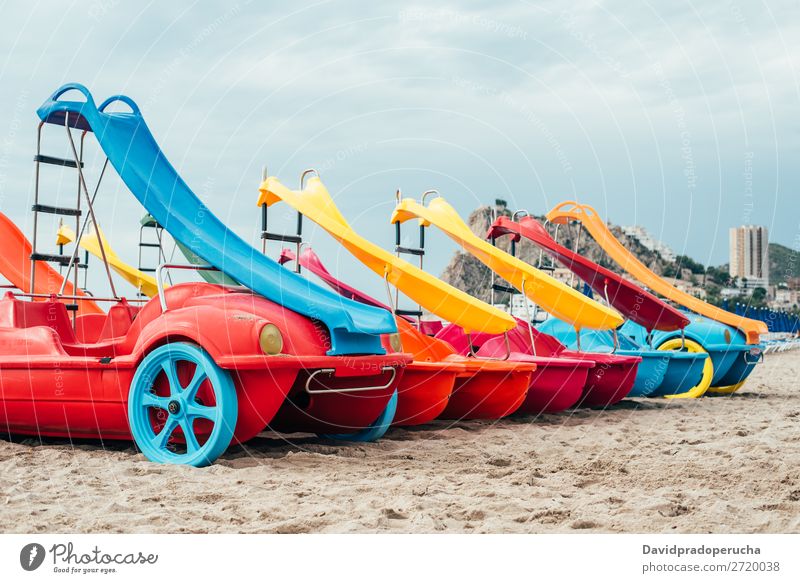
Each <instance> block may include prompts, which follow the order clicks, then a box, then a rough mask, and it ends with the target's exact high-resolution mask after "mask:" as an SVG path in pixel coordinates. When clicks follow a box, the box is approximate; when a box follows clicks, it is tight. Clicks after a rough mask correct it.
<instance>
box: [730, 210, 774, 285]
mask: <svg viewBox="0 0 800 583" xmlns="http://www.w3.org/2000/svg"><path fill="white" fill-rule="evenodd" d="M729 273H730V276H731V277H735V278H738V279H739V281H741V282H742V283H743V284H744V285H745V287H748V288H753V287H764V288H765V287H767V286H768V285H769V234H768V231H767V228H766V227H759V226H755V225H747V226H741V227H732V228H731V230H730V268H729Z"/></svg>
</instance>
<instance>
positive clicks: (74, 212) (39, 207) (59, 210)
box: [31, 204, 81, 217]
mask: <svg viewBox="0 0 800 583" xmlns="http://www.w3.org/2000/svg"><path fill="white" fill-rule="evenodd" d="M31 210H32V211H34V212H36V213H50V214H51V215H64V216H66V217H79V216H81V210H80V209H72V208H66V207H61V206H50V205H46V204H34V205H32V206H31Z"/></svg>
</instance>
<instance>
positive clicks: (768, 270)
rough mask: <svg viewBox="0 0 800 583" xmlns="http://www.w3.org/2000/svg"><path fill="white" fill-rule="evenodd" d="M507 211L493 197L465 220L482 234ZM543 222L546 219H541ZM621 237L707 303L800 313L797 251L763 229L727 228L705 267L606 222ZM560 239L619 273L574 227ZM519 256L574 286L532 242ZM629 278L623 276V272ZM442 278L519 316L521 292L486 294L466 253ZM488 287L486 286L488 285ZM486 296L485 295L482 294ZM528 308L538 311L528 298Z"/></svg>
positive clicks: (482, 272) (482, 277)
mask: <svg viewBox="0 0 800 583" xmlns="http://www.w3.org/2000/svg"><path fill="white" fill-rule="evenodd" d="M502 213H506V214H508V213H509V211H508V209H507V208H506V206H505V201H503V200H499V199H498V200H497V201H496V204H495V207H494V208H492V207H488V206H484V207H481V208H479V209H476V210H475V211H474V212H473V213H472V214H471V216H470V218H469V224H470V227H471V228H472V229H473V231H474V232H476V233H483V234H485V233H486V229H487V227H488V224H489V223H490V222H491V217H492V216H493V215H496V214H502ZM539 219H540V220H541V221H544V217H539ZM609 228H611V230H612V232H613V233H614V234H615V235H616V236H617V237H618V238H619V240H620V241H621V242H622V243H623V244H624V245H626V246H627V247H628V248H630V249H631V250H632V251H633V252H634V254H635V255H636V256H637V257H638V258H639V259H640V260H641V261H642V262H644V263H645V264H646V265H647V266H648V267H649V268H650V269H651V270H652V271H654V272H655V273H656V274H658V275H659V276H661V277H662V278H663V279H665V280H666V281H667V282H669V283H670V284H672V285H673V286H674V287H677V288H678V289H680V290H682V291H684V292H686V293H689V294H691V295H693V296H695V297H698V298H700V299H703V300H705V301H707V302H709V303H711V304H714V305H718V306H723V307H726V308H728V309H732V308H733V307H734V306H735V305H736V304H737V303H739V304H746V305H747V306H749V307H750V308H764V307H766V308H770V309H773V310H781V311H786V312H794V313H800V252H799V251H797V250H794V249H791V248H789V247H786V246H784V245H780V244H777V243H770V241H769V231H768V229H767V227H764V226H758V225H742V226H738V227H732V228H730V229H729V261H728V263H727V264H723V265H719V266H711V265H709V266H705V265H703V264H701V263H699V262H697V261H695V260H694V259H692V258H691V257H688V256H686V255H680V254H677V253H676V252H675V251H674V250H673V249H671V248H670V247H669V246H668V245H667V244H665V243H663V242H662V241H659V240H658V239H656V238H655V237H653V236H652V235H651V234H650V233H649V232H648V231H647V229H646V228H645V227H643V226H640V225H632V226H614V225H611V224H609ZM559 237H560V241H559V242H560V243H561V244H563V245H565V246H567V247H569V248H570V249H574V248H575V246H576V245H577V249H578V252H579V253H580V254H581V255H584V256H586V257H588V258H589V259H592V260H593V261H595V262H597V263H599V264H600V265H603V266H604V267H606V268H608V269H611V270H612V271H615V272H617V273H621V270H620V268H619V266H617V265H616V264H615V263H614V262H613V261H611V260H610V259H609V258H608V257H607V256H606V254H605V252H603V250H602V249H600V247H599V246H598V245H597V244H596V243H595V242H594V241H593V240H592V239H591V237H590V236H587V235H585V234H584V236H583V237H578V236H577V231H575V230H573V228H572V227H568V228H562V229H561V231H560V233H559ZM517 253H518V255H519V256H520V258H521V259H523V260H525V261H528V262H530V263H531V264H533V265H538V264H539V263H540V262H541V261H542V260H544V261H545V262H547V269H548V273H550V275H552V276H553V277H555V278H556V279H558V280H560V281H563V282H564V283H566V284H567V285H571V286H577V285H578V284H579V282H578V281H577V279H576V278H575V275H574V274H573V273H572V272H571V271H570V270H569V269H566V268H565V267H563V266H561V265H559V264H557V263H553V262H552V261H549V260H548V259H547V258H546V257H544V259H543V256H542V255H541V254H540V252H539V250H538V249H536V248H535V246H533V245H532V244H526V245H519V246H518V247H517ZM622 275H623V276H626V277H627V274H624V273H622ZM442 277H443V279H445V281H448V282H449V283H451V284H453V285H455V286H456V287H459V288H461V289H464V290H465V291H468V292H469V293H471V294H473V295H475V296H476V297H479V298H481V299H483V300H485V301H492V302H493V303H495V304H496V305H497V306H498V307H502V308H503V309H506V310H509V311H512V312H513V313H515V314H523V313H525V312H524V311H525V310H526V305H525V304H526V300H525V298H524V297H523V296H522V295H520V294H513V295H511V296H509V295H505V294H498V295H496V297H490V296H489V295H488V293H487V292H486V289H487V286H486V284H485V281H486V279H487V278H488V277H489V273H488V270H486V269H483V268H482V266H480V265H479V264H478V262H476V261H473V260H472V259H471V258H469V257H467V256H466V255H464V254H461V253H456V254H455V255H454V257H453V259H452V260H451V262H450V265H448V267H447V268H446V269H445V272H444V273H443V276H442ZM489 287H490V286H489ZM484 296H485V297H484ZM527 303H528V306H527V309H529V310H533V311H534V312H536V308H535V306H533V304H530V303H529V302H527Z"/></svg>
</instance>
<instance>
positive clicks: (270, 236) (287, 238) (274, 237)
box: [261, 231, 303, 243]
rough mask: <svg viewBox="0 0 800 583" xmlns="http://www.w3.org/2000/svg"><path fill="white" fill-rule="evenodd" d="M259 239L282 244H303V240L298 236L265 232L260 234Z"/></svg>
mask: <svg viewBox="0 0 800 583" xmlns="http://www.w3.org/2000/svg"><path fill="white" fill-rule="evenodd" d="M261 238H262V239H266V240H267V241H283V242H284V243H302V242H303V238H302V237H301V236H300V235H282V234H280V233H268V232H266V231H264V232H263V233H261Z"/></svg>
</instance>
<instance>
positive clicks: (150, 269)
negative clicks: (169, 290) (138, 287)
mask: <svg viewBox="0 0 800 583" xmlns="http://www.w3.org/2000/svg"><path fill="white" fill-rule="evenodd" d="M139 271H141V272H143V273H155V272H156V270H155V268H153V267H140V268H139Z"/></svg>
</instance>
